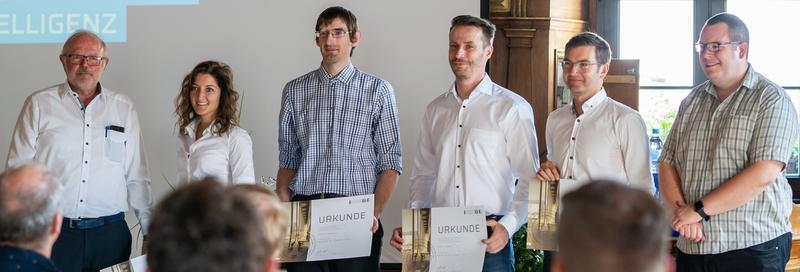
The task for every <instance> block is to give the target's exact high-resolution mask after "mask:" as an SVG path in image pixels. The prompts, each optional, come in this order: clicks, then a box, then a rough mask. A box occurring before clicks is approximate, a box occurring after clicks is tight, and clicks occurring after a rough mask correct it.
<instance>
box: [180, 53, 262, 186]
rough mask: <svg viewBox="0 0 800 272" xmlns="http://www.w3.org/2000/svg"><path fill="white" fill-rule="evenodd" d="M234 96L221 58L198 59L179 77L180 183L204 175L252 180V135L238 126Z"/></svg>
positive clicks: (231, 180)
mask: <svg viewBox="0 0 800 272" xmlns="http://www.w3.org/2000/svg"><path fill="white" fill-rule="evenodd" d="M238 98H239V93H237V92H236V90H234V88H233V71H232V70H231V67H230V66H228V65H227V64H225V63H222V62H218V61H204V62H201V63H200V64H198V65H197V66H195V67H194V69H193V70H192V72H191V73H189V74H188V75H186V77H185V78H184V79H183V83H182V84H181V91H180V94H178V97H176V98H175V107H176V109H175V114H176V115H178V122H177V125H178V183H179V184H184V183H188V182H190V181H195V180H201V179H203V178H205V177H213V178H215V179H216V180H220V181H226V183H227V184H239V183H255V174H254V170H253V141H252V140H251V139H250V135H248V134H247V131H245V130H244V129H242V128H240V127H238V126H236V122H237V116H238V109H237V108H236V105H237V101H238Z"/></svg>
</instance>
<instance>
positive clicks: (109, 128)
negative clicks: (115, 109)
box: [106, 125, 125, 138]
mask: <svg viewBox="0 0 800 272" xmlns="http://www.w3.org/2000/svg"><path fill="white" fill-rule="evenodd" d="M109 130H113V131H116V132H119V133H125V128H124V127H121V126H115V125H110V126H106V138H108V131H109Z"/></svg>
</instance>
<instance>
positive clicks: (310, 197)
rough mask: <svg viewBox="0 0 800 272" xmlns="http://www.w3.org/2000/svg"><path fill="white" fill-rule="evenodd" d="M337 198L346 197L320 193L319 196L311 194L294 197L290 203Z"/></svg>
mask: <svg viewBox="0 0 800 272" xmlns="http://www.w3.org/2000/svg"><path fill="white" fill-rule="evenodd" d="M339 197H346V196H345V195H340V194H334V193H321V194H313V195H294V197H292V201H303V200H314V199H326V198H339Z"/></svg>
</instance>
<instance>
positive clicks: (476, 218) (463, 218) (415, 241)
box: [403, 207, 486, 272]
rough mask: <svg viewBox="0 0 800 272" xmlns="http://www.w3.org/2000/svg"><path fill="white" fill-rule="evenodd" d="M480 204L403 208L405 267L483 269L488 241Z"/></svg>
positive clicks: (446, 271) (441, 271)
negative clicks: (471, 205) (483, 241)
mask: <svg viewBox="0 0 800 272" xmlns="http://www.w3.org/2000/svg"><path fill="white" fill-rule="evenodd" d="M483 239H486V216H485V215H484V212H483V210H482V209H481V208H476V207H470V208H463V207H448V208H431V209H405V210H403V271H404V272H405V271H413V272H422V271H437V272H449V271H481V269H482V268H483V257H484V254H485V253H486V245H484V244H483V243H482V242H481V240H483Z"/></svg>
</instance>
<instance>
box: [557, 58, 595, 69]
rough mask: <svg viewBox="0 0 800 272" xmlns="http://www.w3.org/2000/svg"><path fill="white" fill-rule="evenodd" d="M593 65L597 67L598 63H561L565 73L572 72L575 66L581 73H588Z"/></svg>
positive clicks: (566, 61)
mask: <svg viewBox="0 0 800 272" xmlns="http://www.w3.org/2000/svg"><path fill="white" fill-rule="evenodd" d="M592 65H597V63H596V62H588V61H579V62H576V63H572V62H571V61H568V60H562V61H561V68H563V69H564V71H571V70H572V67H573V66H577V67H578V70H580V71H581V72H586V71H587V70H589V67H591V66H592Z"/></svg>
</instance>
